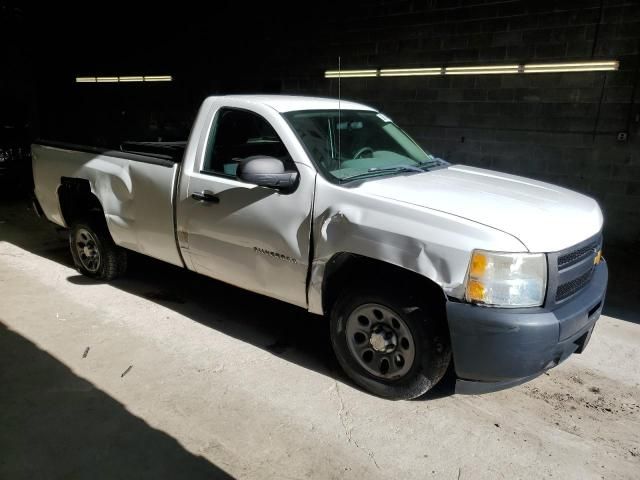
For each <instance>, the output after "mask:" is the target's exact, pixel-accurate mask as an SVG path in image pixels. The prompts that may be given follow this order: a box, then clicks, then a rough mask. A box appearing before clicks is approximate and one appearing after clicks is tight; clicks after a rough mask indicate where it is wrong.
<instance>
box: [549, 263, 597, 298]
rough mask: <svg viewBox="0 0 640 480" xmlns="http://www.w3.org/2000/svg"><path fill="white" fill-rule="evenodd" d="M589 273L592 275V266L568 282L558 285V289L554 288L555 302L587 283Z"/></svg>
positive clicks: (589, 277)
mask: <svg viewBox="0 0 640 480" xmlns="http://www.w3.org/2000/svg"><path fill="white" fill-rule="evenodd" d="M591 275H593V268H591V269H589V271H587V272H585V273H583V274H582V275H580V276H579V277H576V278H574V279H573V280H571V281H570V282H567V283H563V284H562V285H560V286H559V287H558V290H556V302H559V301H560V300H564V299H565V298H567V297H570V296H571V295H573V294H574V293H576V292H577V291H578V290H580V289H581V288H583V287H584V286H585V285H586V284H587V283H589V280H591Z"/></svg>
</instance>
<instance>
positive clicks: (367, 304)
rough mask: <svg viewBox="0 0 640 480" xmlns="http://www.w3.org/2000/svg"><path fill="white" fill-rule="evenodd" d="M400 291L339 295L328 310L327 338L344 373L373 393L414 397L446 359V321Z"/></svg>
mask: <svg viewBox="0 0 640 480" xmlns="http://www.w3.org/2000/svg"><path fill="white" fill-rule="evenodd" d="M435 311H436V309H434V312H433V313H432V314H431V315H430V313H429V306H428V302H427V304H425V305H420V304H416V302H415V301H413V300H412V299H411V298H410V297H409V296H408V295H404V294H401V293H386V294H372V293H367V292H365V291H362V292H356V293H348V294H344V295H343V296H342V297H341V298H340V299H338V301H337V302H336V303H335V305H334V308H333V309H332V312H331V341H332V344H333V349H334V351H335V353H336V357H337V358H338V361H339V363H340V365H341V366H342V368H343V369H344V371H345V372H346V373H347V375H349V377H350V378H351V379H352V380H353V381H354V382H355V383H357V384H358V385H360V386H361V387H363V388H365V389H366V390H368V391H370V392H372V393H374V394H375V395H378V396H381V397H384V398H389V399H394V400H400V399H411V398H415V397H418V396H420V395H422V394H424V393H426V392H427V391H428V390H430V389H431V388H432V387H433V386H435V385H436V384H437V383H438V382H439V381H440V379H441V378H442V377H443V376H444V374H445V372H446V370H447V367H448V366H449V362H450V360H451V348H450V345H449V336H448V333H447V330H446V324H445V322H444V320H443V319H441V318H438V317H437V315H436V314H435Z"/></svg>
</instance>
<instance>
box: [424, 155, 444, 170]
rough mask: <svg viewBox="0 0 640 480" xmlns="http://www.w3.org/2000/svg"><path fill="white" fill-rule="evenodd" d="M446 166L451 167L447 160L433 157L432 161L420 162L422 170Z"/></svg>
mask: <svg viewBox="0 0 640 480" xmlns="http://www.w3.org/2000/svg"><path fill="white" fill-rule="evenodd" d="M446 165H451V164H450V163H449V162H447V161H446V160H443V159H442V158H438V157H432V160H425V161H424V162H420V167H421V168H433V167H444V166H446Z"/></svg>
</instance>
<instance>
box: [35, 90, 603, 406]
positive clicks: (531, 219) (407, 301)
mask: <svg viewBox="0 0 640 480" xmlns="http://www.w3.org/2000/svg"><path fill="white" fill-rule="evenodd" d="M32 153H33V171H34V180H35V196H36V208H37V209H38V210H39V211H40V212H41V213H43V214H44V215H45V216H46V218H47V219H49V220H50V221H52V222H54V223H56V224H58V225H61V226H63V227H67V228H68V229H69V243H70V247H71V253H72V255H73V259H74V261H75V265H76V267H77V269H78V270H79V271H80V272H82V273H83V274H85V275H88V276H90V277H94V278H97V279H102V280H110V279H113V278H115V277H116V276H117V275H120V274H122V273H123V272H124V271H125V268H126V258H127V254H126V252H127V251H128V250H133V251H135V252H139V253H142V254H145V255H149V256H151V257H154V258H157V259H160V260H163V261H165V262H169V263H171V264H173V265H177V266H180V267H184V268H188V269H189V270H193V271H194V272H197V273H200V274H202V275H206V276H209V277H212V278H216V279H218V280H221V281H223V282H227V283H230V284H233V285H237V286H238V287H242V288H244V289H247V290H251V291H254V292H258V293H261V294H264V295H268V296H270V297H274V298H277V299H280V300H283V301H285V302H289V303H291V304H294V305H298V306H300V307H302V308H305V309H308V310H309V311H310V312H313V313H317V314H320V315H326V317H327V318H328V323H329V328H330V331H331V339H332V344H333V348H334V351H335V353H336V356H337V358H338V360H339V362H340V364H341V365H342V367H343V368H344V370H345V371H346V373H347V374H348V375H349V376H350V377H351V378H352V379H353V381H355V382H356V383H357V384H359V385H360V386H362V387H364V388H365V389H367V390H369V391H370V392H373V393H375V394H377V395H380V396H382V397H386V398H393V399H408V398H413V397H417V396H419V395H421V394H423V393H424V392H426V391H427V390H429V389H430V388H432V387H433V386H434V385H435V384H436V383H438V381H440V379H441V378H442V377H443V375H444V373H445V371H446V370H447V368H448V366H449V365H450V364H451V363H453V366H454V369H455V374H456V376H457V382H456V391H457V392H460V393H480V392H488V391H495V390H499V389H502V388H506V387H509V386H512V385H516V384H519V383H522V382H524V381H527V380H529V379H532V378H534V377H535V376H537V375H539V374H541V373H542V372H544V371H546V370H548V369H549V368H552V367H554V366H556V365H558V364H559V363H560V362H561V361H563V360H565V359H566V358H567V357H568V356H569V355H571V354H572V353H574V352H581V351H582V350H583V349H584V347H585V346H586V344H587V342H588V340H589V338H590V335H591V332H592V331H593V328H594V325H595V323H596V320H597V319H598V317H599V315H600V312H601V310H602V306H603V302H604V296H605V291H606V286H607V275H608V274H607V265H606V262H605V261H604V260H603V258H602V255H601V248H602V233H601V232H602V224H603V217H602V213H601V210H600V208H599V206H598V204H597V203H596V202H595V201H594V200H593V199H591V198H589V197H586V196H584V195H581V194H578V193H575V192H572V191H570V190H567V189H564V188H560V187H556V186H553V185H550V184H547V183H543V182H538V181H534V180H528V179H525V178H522V177H517V176H514V175H507V174H503V173H498V172H493V171H489V170H484V169H480V168H473V167H467V166H462V165H451V164H449V163H447V162H445V161H444V160H441V159H438V158H436V157H434V156H432V155H430V154H429V153H427V152H425V151H424V150H422V149H421V148H420V147H419V146H418V145H417V144H416V143H415V142H414V141H413V140H412V139H411V138H410V137H409V136H408V135H407V134H406V133H405V132H403V131H402V130H401V129H400V128H399V127H398V126H396V125H395V124H394V123H393V122H392V121H391V120H390V119H389V118H388V117H386V116H385V115H384V114H382V113H380V112H378V111H376V110H375V109H373V108H370V107H367V106H365V105H360V104H357V103H352V102H348V101H344V100H343V101H339V100H334V99H324V98H310V97H293V96H262V95H234V96H217V97H210V98H207V99H206V100H205V101H204V103H203V104H202V107H201V108H200V111H199V113H198V116H197V118H196V121H195V124H194V126H193V129H192V131H191V135H190V138H189V140H188V142H176V143H144V142H129V143H126V144H123V145H122V146H121V148H120V150H115V151H107V150H101V149H97V148H93V147H84V146H77V145H67V144H59V143H53V142H41V143H38V144H34V145H33V148H32ZM220 301H221V302H224V301H225V300H224V299H220Z"/></svg>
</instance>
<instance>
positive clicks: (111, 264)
mask: <svg viewBox="0 0 640 480" xmlns="http://www.w3.org/2000/svg"><path fill="white" fill-rule="evenodd" d="M69 247H70V249H71V255H72V257H73V263H74V264H75V267H76V270H78V272H80V273H82V274H83V275H86V276H87V277H91V278H95V279H97V280H106V281H109V280H113V279H114V278H116V277H118V276H119V275H121V274H123V273H124V272H125V270H126V268H127V254H126V251H125V250H124V249H122V248H120V247H118V246H117V245H116V244H115V243H114V242H113V239H112V238H111V235H110V234H109V231H108V230H107V228H106V226H96V225H90V224H89V223H88V222H80V223H76V224H75V225H74V226H73V227H72V228H71V230H70V231H69Z"/></svg>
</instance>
